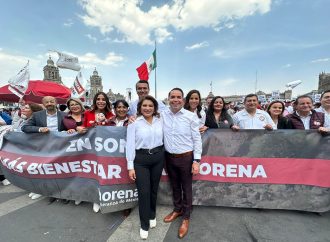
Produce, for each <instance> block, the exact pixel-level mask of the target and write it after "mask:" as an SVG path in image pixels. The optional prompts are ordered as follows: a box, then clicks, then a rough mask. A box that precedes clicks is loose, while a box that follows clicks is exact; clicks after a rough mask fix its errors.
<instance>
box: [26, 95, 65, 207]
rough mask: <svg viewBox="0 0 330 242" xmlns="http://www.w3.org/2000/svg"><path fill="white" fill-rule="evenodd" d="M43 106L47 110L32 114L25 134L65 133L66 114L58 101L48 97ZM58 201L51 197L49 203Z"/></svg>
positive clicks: (44, 99) (45, 98)
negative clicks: (59, 106)
mask: <svg viewBox="0 0 330 242" xmlns="http://www.w3.org/2000/svg"><path fill="white" fill-rule="evenodd" d="M41 102H42V105H43V106H44V107H45V110H42V111H38V112H35V113H33V114H32V117H31V118H30V119H29V120H28V121H27V123H26V124H25V125H23V127H22V131H23V132H24V133H48V132H50V131H63V130H65V127H64V125H63V123H62V120H63V118H64V116H65V115H66V113H64V112H61V111H57V109H56V99H55V98H54V97H52V96H46V97H43V99H42V101H41ZM54 201H56V198H54V197H50V198H49V203H52V202H54ZM69 202H70V201H69V200H66V199H63V203H65V204H67V203H69Z"/></svg>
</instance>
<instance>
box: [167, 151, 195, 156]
mask: <svg viewBox="0 0 330 242" xmlns="http://www.w3.org/2000/svg"><path fill="white" fill-rule="evenodd" d="M192 153H193V152H192V151H188V152H184V153H181V154H171V153H168V152H166V155H168V156H170V157H172V158H180V157H186V156H189V155H192Z"/></svg>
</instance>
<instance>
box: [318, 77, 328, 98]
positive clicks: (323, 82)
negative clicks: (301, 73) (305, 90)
mask: <svg viewBox="0 0 330 242" xmlns="http://www.w3.org/2000/svg"><path fill="white" fill-rule="evenodd" d="M325 90H330V73H325V72H322V73H320V74H319V88H318V91H319V93H322V92H323V91H325Z"/></svg>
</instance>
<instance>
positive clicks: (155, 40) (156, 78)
mask: <svg viewBox="0 0 330 242" xmlns="http://www.w3.org/2000/svg"><path fill="white" fill-rule="evenodd" d="M155 51H156V40H155ZM156 61H157V51H156ZM156 72H157V65H156V67H155V98H156V99H157V74H156Z"/></svg>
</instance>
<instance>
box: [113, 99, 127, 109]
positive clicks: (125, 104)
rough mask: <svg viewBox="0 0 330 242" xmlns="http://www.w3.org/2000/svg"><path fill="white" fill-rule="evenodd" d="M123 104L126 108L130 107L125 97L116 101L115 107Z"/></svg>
mask: <svg viewBox="0 0 330 242" xmlns="http://www.w3.org/2000/svg"><path fill="white" fill-rule="evenodd" d="M121 103H122V104H123V105H124V106H125V107H126V108H128V107H129V105H128V103H127V102H126V101H125V100H124V99H120V100H117V101H115V102H114V104H113V108H117V107H118V105H119V104H121Z"/></svg>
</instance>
